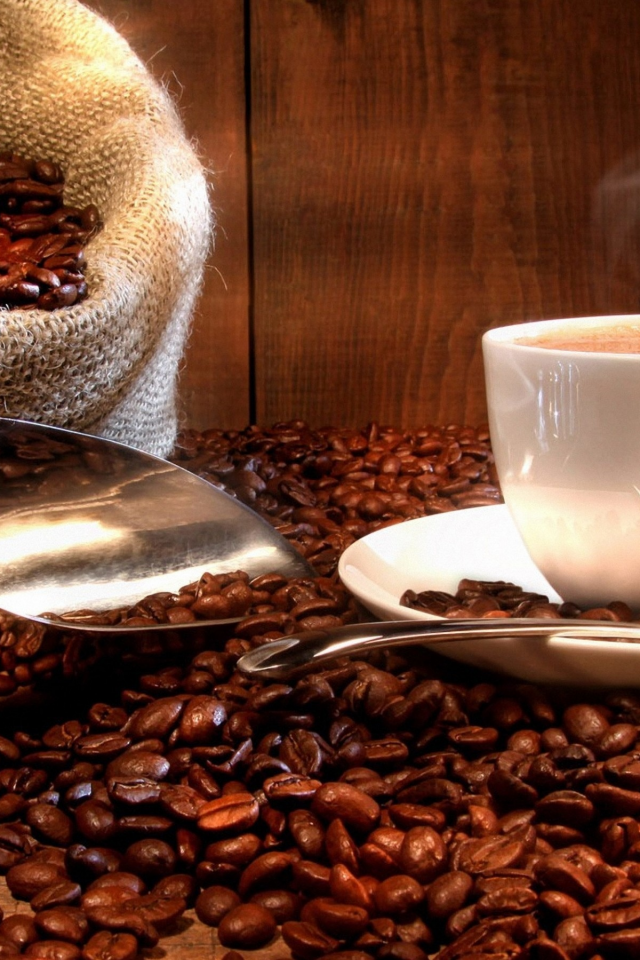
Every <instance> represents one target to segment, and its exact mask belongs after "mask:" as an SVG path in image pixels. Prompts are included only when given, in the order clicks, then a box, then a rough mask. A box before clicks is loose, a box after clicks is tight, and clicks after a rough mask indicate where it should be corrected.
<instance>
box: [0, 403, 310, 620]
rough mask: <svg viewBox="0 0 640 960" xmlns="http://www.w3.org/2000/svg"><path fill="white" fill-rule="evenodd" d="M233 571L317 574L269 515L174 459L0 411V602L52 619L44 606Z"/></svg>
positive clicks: (131, 596) (134, 595)
mask: <svg viewBox="0 0 640 960" xmlns="http://www.w3.org/2000/svg"><path fill="white" fill-rule="evenodd" d="M236 570H244V571H245V572H246V573H248V574H249V576H250V577H255V576H258V575H259V574H262V573H274V572H278V573H282V574H284V575H285V576H287V577H293V576H298V577H309V576H315V572H314V570H313V568H312V567H311V566H310V565H309V564H308V563H307V561H306V560H305V559H304V558H303V557H302V556H301V554H300V553H299V552H298V551H297V550H296V549H295V547H293V546H292V545H291V544H290V543H289V542H288V541H287V540H285V538H284V537H282V536H281V535H280V534H279V533H277V531H276V530H275V529H274V528H273V527H272V526H271V525H270V524H269V523H267V521H265V520H263V519H262V518H261V517H259V516H258V514H257V513H255V512H254V511H253V510H251V509H250V508H249V507H247V506H245V505H244V504H243V503H241V502H240V501H238V500H237V499H235V498H234V497H232V496H230V495H229V494H227V493H225V492H223V491H222V490H220V489H218V488H217V487H214V486H213V485H212V484H210V483H208V482H207V481H206V480H203V479H202V478H200V477H197V476H195V475H194V474H192V473H189V471H187V470H184V469H182V468H181V467H178V466H175V465H174V464H172V463H169V462H167V461H166V460H162V459H160V458H158V457H154V456H151V455H149V454H147V453H143V452H141V451H140V450H135V449H133V448H131V447H128V446H125V445H124V444H121V443H117V442H115V441H113V440H105V439H103V438H99V437H92V436H88V435H86V434H82V433H76V432H75V431H71V430H63V429H61V428H57V427H49V426H43V425H41V424H35V423H28V422H24V421H20V420H10V419H0V609H3V610H6V611H8V612H10V613H14V614H17V615H19V616H22V617H26V618H28V619H31V620H38V621H41V622H45V623H49V622H51V618H50V617H49V616H43V614H44V613H45V612H46V614H51V615H53V616H54V617H57V616H60V615H62V614H66V613H68V612H69V611H74V610H81V609H85V610H86V609H89V610H93V611H97V612H102V611H107V610H112V609H116V608H120V607H128V606H131V605H132V604H135V603H136V602H138V601H140V600H141V599H143V598H144V597H145V596H148V595H150V594H153V593H158V592H162V591H169V592H172V593H175V592H177V591H178V590H179V589H180V588H181V587H182V586H184V585H186V584H188V583H191V582H193V581H195V580H197V579H199V577H200V576H201V575H202V573H204V572H209V573H219V572H233V571H236ZM237 619H238V618H233V620H226V621H220V620H215V621H204V620H199V621H196V622H195V623H193V624H185V626H190V625H192V626H203V625H204V624H206V623H208V622H211V623H216V624H220V623H222V622H225V623H228V622H234V621H235V620H237ZM64 625H65V628H70V629H73V628H77V629H84V630H87V629H91V630H92V631H93V630H101V629H102V630H108V631H109V632H113V631H114V630H117V629H127V630H131V629H132V627H127V626H124V625H123V626H122V627H120V628H119V627H118V626H113V625H109V626H102V627H101V626H99V625H95V624H91V623H90V622H87V621H85V622H83V621H82V619H81V618H78V619H77V621H76V622H74V621H73V620H70V619H67V618H65V620H64ZM162 626H164V625H158V626H154V627H153V628H152V629H154V630H155V629H161V628H162ZM167 626H170V625H167ZM135 629H145V628H144V627H137V628H135ZM146 629H150V628H149V627H146Z"/></svg>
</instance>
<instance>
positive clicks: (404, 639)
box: [238, 617, 640, 680]
mask: <svg viewBox="0 0 640 960" xmlns="http://www.w3.org/2000/svg"><path fill="white" fill-rule="evenodd" d="M511 636H518V637H539V638H551V637H562V638H563V639H567V640H578V639H590V640H594V639H598V640H627V641H640V624H634V625H631V624H623V623H617V622H615V621H611V620H553V619H534V618H531V619H528V618H522V619H520V618H516V617H508V618H507V617H505V618H504V619H483V620H476V619H468V620H388V621H385V622H384V623H355V624H347V625H346V626H343V627H334V628H332V629H330V630H309V631H307V632H306V633H300V634H293V635H292V636H290V637H283V638H282V639H280V640H272V641H270V642H269V643H266V644H264V645H263V646H261V647H257V648H256V649H255V650H251V651H250V652H249V653H247V654H245V655H244V656H243V657H241V658H240V660H239V661H238V669H240V670H241V671H242V672H243V673H245V674H247V675H248V676H252V677H256V678H259V679H267V680H285V679H287V678H289V677H291V676H293V675H295V674H298V673H302V672H307V671H309V670H313V669H314V667H316V666H317V664H319V663H322V662H323V661H325V660H335V659H336V658H337V657H344V656H349V655H351V654H356V653H362V652H363V651H367V652H368V651H370V650H374V649H376V648H377V647H391V646H396V645H408V644H412V643H421V644H437V643H443V642H447V643H448V642H451V641H454V640H477V639H486V638H488V637H503V638H504V640H505V641H506V640H508V639H509V637H511Z"/></svg>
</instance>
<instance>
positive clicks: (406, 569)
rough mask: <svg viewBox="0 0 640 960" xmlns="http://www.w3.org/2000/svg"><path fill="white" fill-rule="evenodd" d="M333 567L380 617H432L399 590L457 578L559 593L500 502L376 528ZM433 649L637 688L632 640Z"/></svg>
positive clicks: (508, 641) (503, 642)
mask: <svg viewBox="0 0 640 960" xmlns="http://www.w3.org/2000/svg"><path fill="white" fill-rule="evenodd" d="M338 573H339V575H340V578H341V580H342V582H343V583H344V584H345V586H346V587H347V588H348V589H349V590H350V591H351V592H352V593H353V594H354V596H355V597H357V598H358V600H360V601H361V603H362V604H363V605H364V606H365V607H366V608H367V609H368V610H370V611H371V613H373V614H375V615H376V616H377V617H378V618H379V619H380V620H421V619H430V620H435V619H438V618H437V617H434V616H432V615H430V614H425V613H421V612H419V611H417V610H411V609H409V608H408V607H404V606H401V605H400V597H401V595H402V594H403V593H404V591H405V590H407V589H411V590H415V591H420V590H445V591H447V592H449V593H455V592H456V590H457V588H458V583H459V581H460V580H461V579H463V578H464V577H469V578H472V579H477V580H508V581H510V582H512V583H515V584H517V585H518V586H520V587H522V588H523V589H525V590H534V591H536V592H538V593H543V594H546V595H547V596H548V597H549V599H550V600H553V601H557V600H559V599H560V598H559V597H558V594H557V593H556V592H555V591H554V590H553V589H552V587H551V586H550V585H549V583H548V582H547V580H545V578H544V577H543V576H542V574H541V573H540V572H539V571H538V569H537V567H536V566H535V565H534V563H533V561H532V560H531V558H530V557H529V554H528V553H527V550H526V548H525V546H524V544H523V543H522V540H521V538H520V535H519V533H518V531H517V530H516V528H515V525H514V523H513V521H512V520H511V517H510V514H509V512H508V510H507V508H506V507H505V506H504V505H503V504H498V505H496V506H493V507H476V508H473V509H466V510H454V511H451V512H449V513H442V514H436V515H434V516H429V517H421V518H420V519H418V520H407V521H405V522H404V523H398V524H395V525H393V526H391V527H385V528H383V529H382V530H377V531H376V532H375V533H371V534H369V535H368V536H366V537H363V538H362V539H361V540H357V541H356V542H355V543H353V544H352V545H351V546H350V547H348V548H347V549H346V550H345V551H344V553H343V554H342V557H341V558H340V563H339V567H338ZM568 599H570V598H568ZM612 599H614V598H612ZM438 652H439V653H443V654H446V656H448V657H451V658H453V659H455V660H459V661H462V662H464V663H468V664H472V665H474V666H477V667H481V668H484V669H488V670H494V671H495V670H497V671H500V672H502V673H507V674H510V675H511V676H514V677H518V678H519V679H522V680H527V681H530V682H534V683H553V684H558V683H561V684H571V685H581V686H586V687H592V686H622V687H630V686H640V646H638V645H637V644H633V643H612V642H610V641H606V640H566V639H562V638H555V639H553V640H540V639H532V638H520V639H518V638H514V637H500V638H497V637H496V638H491V639H487V640H469V641H466V640H463V641H457V642H455V643H440V644H438Z"/></svg>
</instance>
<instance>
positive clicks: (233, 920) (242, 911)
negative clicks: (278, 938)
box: [218, 903, 276, 950]
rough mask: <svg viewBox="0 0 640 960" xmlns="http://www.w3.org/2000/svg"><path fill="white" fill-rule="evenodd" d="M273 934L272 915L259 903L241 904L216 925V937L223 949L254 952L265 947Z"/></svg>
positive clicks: (274, 930) (274, 927)
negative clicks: (233, 948)
mask: <svg viewBox="0 0 640 960" xmlns="http://www.w3.org/2000/svg"><path fill="white" fill-rule="evenodd" d="M275 933H276V921H275V919H274V917H273V915H272V914H271V913H270V912H269V911H268V910H267V909H266V908H265V907H263V906H261V905H260V904H259V903H241V904H239V906H237V907H233V908H232V909H231V910H229V912H228V913H226V914H225V915H224V917H223V918H222V920H221V921H220V923H219V925H218V937H219V940H220V943H221V944H222V945H223V946H225V947H238V948H240V949H249V950H256V949H258V948H259V947H264V946H266V944H268V943H269V941H270V940H272V939H273V937H274V936H275Z"/></svg>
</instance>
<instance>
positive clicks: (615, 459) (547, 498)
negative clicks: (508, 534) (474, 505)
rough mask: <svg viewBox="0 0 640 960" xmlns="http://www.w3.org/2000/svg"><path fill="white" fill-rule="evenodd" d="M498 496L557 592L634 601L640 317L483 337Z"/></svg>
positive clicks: (638, 574) (578, 598)
mask: <svg viewBox="0 0 640 960" xmlns="http://www.w3.org/2000/svg"><path fill="white" fill-rule="evenodd" d="M482 350H483V357H484V366H485V380H486V389H487V404H488V413H489V429H490V433H491V442H492V447H493V451H494V455H495V460H496V467H497V470H498V476H499V479H500V485H501V488H502V493H503V496H504V499H505V502H506V504H507V507H508V509H509V512H510V514H511V516H512V517H513V520H514V522H515V524H516V526H517V528H518V530H519V532H520V534H521V536H522V539H523V540H524V543H525V545H526V547H527V549H528V551H529V553H530V555H531V557H532V559H533V561H534V563H535V564H536V566H537V567H538V569H539V570H540V571H541V572H542V573H543V574H544V576H545V577H546V578H547V580H548V581H549V583H550V584H551V585H552V586H553V587H554V588H555V589H556V590H557V591H558V593H559V594H560V596H561V597H562V598H563V599H565V600H573V601H575V602H576V603H577V604H579V605H581V606H585V607H597V606H604V605H606V604H607V603H610V602H611V601H613V600H623V601H625V602H626V603H627V604H629V606H630V607H631V608H632V609H633V610H636V611H637V610H640V315H625V316H611V317H581V318H573V319H568V320H543V321H538V322H534V323H524V324H515V325H512V326H508V327H500V328H497V329H494V330H490V331H488V332H487V333H485V334H484V336H483V338H482Z"/></svg>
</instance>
